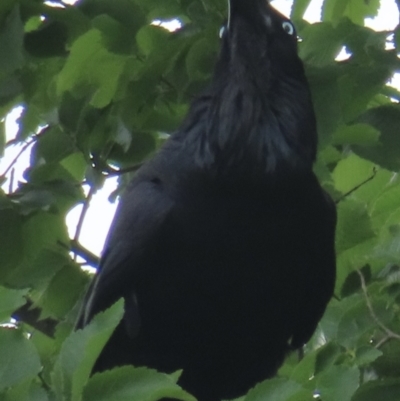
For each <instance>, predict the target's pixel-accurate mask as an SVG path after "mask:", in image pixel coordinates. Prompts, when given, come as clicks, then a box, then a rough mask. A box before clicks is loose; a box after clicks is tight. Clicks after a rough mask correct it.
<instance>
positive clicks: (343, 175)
mask: <svg viewBox="0 0 400 401" xmlns="http://www.w3.org/2000/svg"><path fill="white" fill-rule="evenodd" d="M349 172H351V174H349ZM373 173H374V165H373V164H372V163H371V162H369V161H367V160H365V159H362V158H361V157H358V156H357V155H354V154H350V155H349V156H348V157H346V158H345V159H342V160H341V161H340V162H339V163H338V164H337V166H336V167H335V170H334V171H333V173H332V178H333V181H334V184H335V188H336V189H337V190H338V191H340V192H342V193H343V194H346V193H348V192H350V191H352V190H353V189H354V188H356V187H358V186H359V185H361V184H362V183H363V182H365V181H366V180H367V179H368V178H371V176H372V175H373Z"/></svg>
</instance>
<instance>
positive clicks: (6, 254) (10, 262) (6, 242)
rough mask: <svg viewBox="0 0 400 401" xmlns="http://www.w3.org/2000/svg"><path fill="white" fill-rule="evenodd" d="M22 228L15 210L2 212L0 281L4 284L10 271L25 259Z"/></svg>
mask: <svg viewBox="0 0 400 401" xmlns="http://www.w3.org/2000/svg"><path fill="white" fill-rule="evenodd" d="M22 226H23V225H22V218H21V216H20V215H19V214H18V213H16V212H15V211H14V210H13V209H1V210H0V227H1V230H0V254H1V258H0V281H2V282H4V279H5V278H6V277H7V274H8V273H9V271H10V270H11V269H13V268H15V266H16V265H18V264H19V263H20V262H21V260H22V259H23V257H24V253H23V243H22Z"/></svg>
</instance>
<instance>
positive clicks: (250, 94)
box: [196, 82, 317, 176]
mask: <svg viewBox="0 0 400 401" xmlns="http://www.w3.org/2000/svg"><path fill="white" fill-rule="evenodd" d="M281 85H283V84H281ZM288 86H289V87H288V88H285V87H284V86H282V87H280V88H270V93H268V94H267V95H265V96H264V95H263V94H262V93H260V91H259V89H257V88H256V87H254V86H252V85H245V84H238V83H237V82H235V83H232V84H230V83H227V84H226V85H225V87H224V88H223V89H222V90H220V91H217V92H213V93H211V94H209V95H207V96H205V97H204V98H203V99H202V102H203V104H202V107H201V112H200V109H199V115H198V118H201V119H203V124H202V127H203V130H202V131H201V132H199V133H198V140H197V151H196V153H197V157H196V159H197V160H198V161H199V163H201V164H202V166H201V168H203V169H204V168H206V169H208V170H209V171H213V172H215V174H227V175H230V176H232V175H234V174H235V173H236V174H238V175H244V176H248V175H253V176H254V175H258V174H262V175H265V174H267V175H271V174H275V175H276V174H279V173H282V174H287V173H289V174H290V172H291V171H295V172H297V173H299V172H301V171H311V170H312V164H313V162H314V159H315V152H316V142H317V139H316V124H315V116H314V111H313V108H312V103H311V99H310V97H309V93H308V90H307V91H306V92H304V87H302V88H298V90H297V88H295V86H294V85H293V84H292V85H291V86H290V85H288ZM280 91H281V92H282V93H279V92H280ZM297 92H298V93H297Z"/></svg>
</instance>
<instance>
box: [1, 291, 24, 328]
mask: <svg viewBox="0 0 400 401" xmlns="http://www.w3.org/2000/svg"><path fill="white" fill-rule="evenodd" d="M27 293H28V290H12V289H9V288H5V287H1V286H0V322H4V321H9V319H10V316H11V314H12V312H14V311H15V310H17V309H18V308H19V307H21V306H22V305H24V304H25V303H26V299H25V296H26V295H27Z"/></svg>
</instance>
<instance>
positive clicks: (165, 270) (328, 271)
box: [79, 0, 336, 401]
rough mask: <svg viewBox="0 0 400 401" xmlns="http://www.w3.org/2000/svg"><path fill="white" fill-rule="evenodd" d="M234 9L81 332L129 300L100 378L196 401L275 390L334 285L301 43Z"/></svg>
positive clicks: (252, 6)
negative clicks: (157, 382) (120, 377)
mask: <svg viewBox="0 0 400 401" xmlns="http://www.w3.org/2000/svg"><path fill="white" fill-rule="evenodd" d="M230 6H231V7H230V16H229V23H228V25H227V27H226V29H225V31H224V33H223V35H222V39H221V41H222V43H221V51H220V56H219V59H218V61H217V65H216V68H215V72H214V76H213V80H212V83H211V85H210V87H209V88H208V89H207V90H206V91H205V92H204V93H203V94H202V95H201V96H199V97H198V98H197V99H196V100H195V101H194V102H193V103H192V106H191V109H190V111H189V113H188V116H187V118H186V119H185V121H184V122H183V125H182V126H181V128H180V129H179V130H178V131H177V132H176V133H175V134H173V135H172V136H171V138H170V139H169V140H168V141H167V142H166V143H165V145H164V146H163V147H162V148H161V150H160V151H159V153H158V154H157V155H156V156H155V157H154V158H153V159H152V160H150V161H149V162H147V163H146V164H145V165H144V166H143V167H142V168H141V169H140V170H139V171H138V172H137V174H136V176H135V178H134V179H133V181H132V182H131V184H130V185H129V187H128V189H127V191H126V193H125V194H124V195H123V196H122V198H121V201H120V205H119V208H118V210H117V213H116V217H115V219H114V222H113V225H112V228H111V230H110V233H109V236H108V239H107V242H106V246H105V250H104V255H103V257H102V260H101V264H100V268H99V271H98V274H97V275H96V276H95V278H94V280H93V283H92V285H91V287H90V289H89V292H88V294H87V297H86V300H85V305H84V308H83V312H82V316H81V318H80V323H79V325H80V327H81V326H83V325H85V324H87V323H88V322H89V321H90V319H91V318H92V317H93V316H94V314H96V313H97V312H99V311H101V310H104V309H105V308H107V307H109V306H110V305H111V304H112V303H114V302H115V301H116V300H117V299H118V298H120V297H124V298H125V302H126V306H125V308H126V310H125V316H124V320H123V322H122V323H121V324H120V325H119V327H118V328H117V329H116V331H115V333H114V335H113V336H112V338H111V339H110V341H109V343H108V344H107V345H106V347H105V349H104V351H103V353H102V354H101V356H100V358H99V360H98V362H97V365H96V369H98V370H103V369H106V368H110V367H113V366H116V365H123V364H134V365H136V366H140V365H145V366H150V367H153V368H156V369H158V370H161V371H165V372H173V371H176V370H178V369H183V374H182V377H181V380H180V383H181V384H182V386H183V387H184V388H185V389H187V390H188V391H189V392H192V393H193V394H194V395H195V396H197V397H198V398H199V399H200V401H214V400H218V399H221V398H225V399H226V398H233V397H237V396H240V395H242V394H243V393H245V392H246V391H247V390H248V389H249V388H250V387H252V386H254V385H255V384H256V383H257V382H258V381H261V380H263V379H265V378H267V377H271V376H273V375H274V374H275V373H276V371H277V368H278V367H279V366H280V364H281V363H282V361H283V359H284V356H285V354H286V353H287V352H288V350H290V349H294V348H298V347H300V346H302V345H303V344H304V343H305V342H306V341H308V339H309V338H310V336H311V335H312V333H313V331H314V329H315V327H316V325H317V323H318V321H319V319H320V318H321V316H322V314H323V312H324V310H325V307H326V304H327V303H328V301H329V299H330V298H331V296H332V292H333V286H334V280H335V254H334V231H335V223H336V213H335V207H334V204H333V202H332V201H331V199H330V198H329V196H328V195H327V194H326V193H325V192H324V191H323V190H322V189H321V187H320V185H319V183H318V181H317V179H316V177H315V175H314V173H313V171H312V165H313V162H314V159H315V153H316V146H317V134H316V123H315V116H314V111H313V106H312V101H311V96H310V91H309V87H308V84H307V80H306V78H305V75H304V70H303V66H302V63H301V61H300V59H299V57H298V55H297V37H296V33H295V31H294V28H293V26H292V25H291V22H290V21H289V20H288V19H286V18H285V17H283V16H282V15H281V14H279V13H278V12H277V11H275V10H274V9H273V8H272V7H271V6H270V5H269V4H268V3H267V2H266V1H265V0H253V1H250V0H247V1H245V0H231V2H230Z"/></svg>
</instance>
